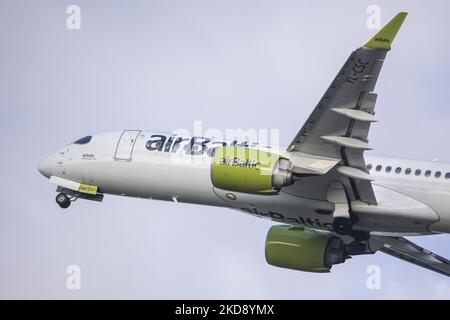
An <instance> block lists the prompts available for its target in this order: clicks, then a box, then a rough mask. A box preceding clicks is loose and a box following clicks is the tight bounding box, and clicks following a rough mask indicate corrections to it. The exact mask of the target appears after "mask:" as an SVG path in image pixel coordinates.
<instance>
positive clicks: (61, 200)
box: [56, 192, 71, 209]
mask: <svg viewBox="0 0 450 320" xmlns="http://www.w3.org/2000/svg"><path fill="white" fill-rule="evenodd" d="M70 202H71V200H70V198H69V196H68V195H67V194H65V193H63V192H61V193H59V194H58V195H57V196H56V203H57V204H58V205H59V206H60V207H61V208H63V209H66V208H68V207H69V206H70Z"/></svg>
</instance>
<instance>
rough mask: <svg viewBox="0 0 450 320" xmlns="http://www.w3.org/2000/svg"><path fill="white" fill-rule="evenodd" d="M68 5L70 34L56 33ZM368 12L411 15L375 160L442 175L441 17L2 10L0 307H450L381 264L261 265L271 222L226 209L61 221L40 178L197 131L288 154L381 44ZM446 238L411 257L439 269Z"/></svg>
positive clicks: (109, 210)
mask: <svg viewBox="0 0 450 320" xmlns="http://www.w3.org/2000/svg"><path fill="white" fill-rule="evenodd" d="M343 3H345V5H343ZM71 4H75V5H78V6H79V7H80V8H81V30H69V29H68V28H67V27H66V20H67V18H68V16H69V15H68V14H66V9H67V7H68V6H69V5H71ZM369 5H378V6H379V7H380V8H381V21H382V24H384V23H386V22H387V21H388V20H389V19H391V17H393V16H394V15H395V14H396V13H397V12H399V11H408V12H409V16H408V17H407V19H406V21H405V23H404V25H403V28H402V30H401V31H400V33H399V35H398V37H397V39H396V41H395V43H394V45H393V50H392V51H391V52H390V53H389V55H388V57H387V60H386V62H385V64H384V67H383V70H382V72H381V76H380V78H379V81H378V85H377V88H376V92H377V93H378V94H379V98H378V102H377V107H376V110H377V118H378V119H379V120H380V122H379V123H377V124H376V125H374V126H373V127H372V130H371V132H370V136H369V138H370V140H371V145H372V146H373V147H374V148H375V150H374V151H373V152H372V154H377V155H387V156H395V157H404V158H414V159H424V160H431V159H433V158H438V159H439V160H440V161H447V162H450V143H449V142H448V139H447V137H449V136H450V126H449V123H450V106H449V101H450V90H449V83H450V58H449V57H450V45H449V41H448V40H449V33H448V30H450V19H448V14H449V12H450V11H449V9H450V5H449V4H448V1H411V0H408V1H407V0H405V1H361V0H355V1H345V2H343V1H339V2H338V1H278V0H277V1H275V0H273V1H272V0H271V1H262V0H261V1H255V0H254V1H242V0H239V1H224V0H222V1H206V0H204V1H190V0H188V1H184V0H183V1H182V0H178V1H163V0H161V1H98V0H96V1H92V0H89V1H76V0H73V1H56V0H55V1H31V0H30V1H17V0H14V1H12V0H11V1H7V0H1V1H0V41H1V50H0V139H1V140H0V141H1V145H2V157H1V159H0V164H1V165H0V176H1V179H0V192H1V193H0V199H1V201H0V298H69V299H78V298H150V299H152V298H174V299H177V298H192V299H196V298H206V299H208V298H210V299H216V298H238V299H241V298H242V299H260V298H264V299H271V298H275V299H277V298H286V299H304V298H332V299H341V298H344V299H347V298H355V299H363V298H376V299H378V298H447V299H448V298H450V282H449V280H448V278H446V277H444V276H441V275H439V274H435V273H433V272H430V271H427V270H425V269H421V268H419V267H416V266H414V265H410V264H408V263H405V262H403V261H401V260H397V259H394V258H392V257H390V256H386V255H384V254H382V253H377V254H375V255H372V256H360V257H355V258H353V259H351V260H349V261H347V262H346V263H345V264H342V265H337V266H335V267H334V268H333V270H332V271H333V272H332V273H330V274H311V273H303V272H297V271H291V270H285V269H280V268H275V267H272V266H269V265H267V264H266V262H265V258H264V241H265V236H266V233H267V230H268V229H269V227H270V226H271V225H272V224H273V223H272V222H269V221H265V220H261V219H255V218H254V217H251V216H248V215H245V214H242V213H239V212H235V211H232V210H229V209H225V208H213V207H204V206H196V205H190V204H175V203H166V202H160V201H149V200H139V199H131V198H123V197H114V196H106V197H105V200H104V202H103V203H101V204H100V203H94V202H89V201H77V202H76V203H74V204H73V205H72V206H71V207H70V208H69V209H68V210H66V211H63V210H61V209H60V208H59V207H58V206H57V205H56V203H55V201H54V197H55V196H56V193H55V188H54V186H52V185H50V184H48V183H47V181H46V180H45V178H44V177H42V176H41V175H40V174H39V173H38V172H37V170H36V165H37V163H38V162H39V161H40V160H42V159H43V158H44V157H46V156H47V155H49V154H50V153H53V152H54V151H56V150H57V149H59V148H61V147H62V146H64V145H65V144H67V143H70V142H72V141H74V140H76V139H78V138H80V137H82V136H85V135H87V134H90V133H96V132H102V131H110V130H120V129H134V128H139V129H149V130H155V131H163V132H171V131H173V130H176V129H179V128H186V129H188V130H193V124H194V121H196V120H199V121H202V123H203V126H204V127H205V128H206V129H207V128H217V129H220V130H226V129H230V128H256V129H268V130H270V129H279V130H280V131H279V132H280V142H281V143H282V144H284V145H287V144H289V142H290V141H291V139H292V138H293V137H294V136H295V134H296V133H297V131H298V130H299V129H300V127H301V125H302V124H303V122H304V121H305V120H306V118H307V117H308V115H309V114H310V112H311V111H312V110H313V108H314V107H315V105H316V103H317V102H318V100H319V99H320V97H321V96H322V94H323V92H324V91H325V90H326V88H327V87H328V85H329V84H330V82H331V80H332V79H333V77H334V76H335V74H336V73H337V72H338V70H339V69H340V67H341V66H342V64H343V63H344V62H345V60H346V58H347V56H348V55H349V54H350V52H351V51H352V50H353V49H355V48H357V47H358V46H360V45H362V44H363V43H365V41H367V40H368V39H369V38H370V37H371V36H372V35H373V34H374V33H375V32H376V31H375V30H369V28H368V27H367V25H366V20H367V18H368V14H367V13H366V9H367V7H368V6H369ZM449 239H450V236H447V235H440V236H431V237H416V238H413V239H412V240H414V241H415V242H417V243H418V244H420V245H423V246H425V247H426V248H428V249H430V250H433V251H435V252H437V253H439V254H441V255H444V256H446V257H450V246H449V245H448V243H449ZM70 265H77V266H79V267H80V268H81V290H69V289H68V288H67V287H66V279H67V277H68V275H67V273H66V269H67V267H68V266H70ZM370 265H377V266H379V267H380V270H381V277H382V278H381V290H369V289H368V288H367V286H366V280H367V277H368V274H367V268H368V267H369V266H370Z"/></svg>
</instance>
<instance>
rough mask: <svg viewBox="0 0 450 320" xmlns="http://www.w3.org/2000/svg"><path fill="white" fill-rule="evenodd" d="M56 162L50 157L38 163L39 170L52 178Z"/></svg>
mask: <svg viewBox="0 0 450 320" xmlns="http://www.w3.org/2000/svg"><path fill="white" fill-rule="evenodd" d="M54 165H55V163H54V161H52V157H48V158H46V159H44V160H42V161H41V162H39V164H38V171H39V172H40V173H41V174H42V175H43V176H44V177H46V178H50V176H51V175H52V171H53V167H54Z"/></svg>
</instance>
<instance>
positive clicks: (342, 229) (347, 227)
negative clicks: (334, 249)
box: [333, 217, 353, 235]
mask: <svg viewBox="0 0 450 320" xmlns="http://www.w3.org/2000/svg"><path fill="white" fill-rule="evenodd" d="M333 229H334V231H336V233H337V234H340V235H347V234H350V233H351V232H352V229H353V222H352V220H351V219H350V218H346V217H336V218H334V220H333Z"/></svg>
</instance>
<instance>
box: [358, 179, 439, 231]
mask: <svg viewBox="0 0 450 320" xmlns="http://www.w3.org/2000/svg"><path fill="white" fill-rule="evenodd" d="M372 185H373V190H374V193H375V196H376V199H377V205H369V204H367V203H364V202H360V201H355V202H353V203H352V209H353V211H354V213H355V214H356V215H357V216H358V222H357V223H356V224H355V228H358V227H362V228H368V229H370V230H372V231H386V232H406V233H408V232H423V233H429V229H428V227H429V225H430V224H432V223H434V222H436V221H438V220H439V216H438V215H437V214H436V212H435V211H434V210H433V209H432V208H430V207H429V206H428V205H426V204H425V203H424V202H422V201H419V200H417V199H415V198H413V197H411V196H410V195H406V194H404V193H403V192H398V191H396V190H395V189H393V188H390V187H388V186H381V185H379V184H377V183H376V182H375V183H373V184H372Z"/></svg>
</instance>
